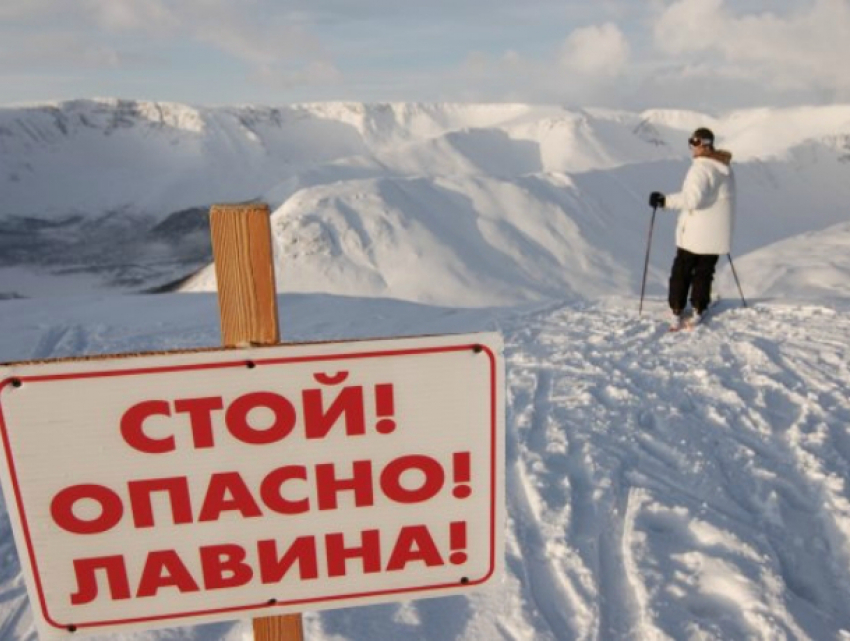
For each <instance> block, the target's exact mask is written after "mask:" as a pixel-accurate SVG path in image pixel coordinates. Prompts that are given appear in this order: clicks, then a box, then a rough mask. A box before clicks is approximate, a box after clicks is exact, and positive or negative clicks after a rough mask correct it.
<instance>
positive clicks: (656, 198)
mask: <svg viewBox="0 0 850 641" xmlns="http://www.w3.org/2000/svg"><path fill="white" fill-rule="evenodd" d="M665 202H667V198H665V196H664V194H662V193H661V192H660V191H654V192H652V193H651V194H649V206H650V207H652V208H653V209H656V208H657V207H661V208H662V209H664V203H665Z"/></svg>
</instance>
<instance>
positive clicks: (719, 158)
mask: <svg viewBox="0 0 850 641" xmlns="http://www.w3.org/2000/svg"><path fill="white" fill-rule="evenodd" d="M697 158H706V159H708V160H714V161H715V162H719V163H720V164H721V165H723V166H724V167H729V166H730V165H731V164H732V152H731V151H726V150H725V149H706V150H704V151H700V153H699V155H697Z"/></svg>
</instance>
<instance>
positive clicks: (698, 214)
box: [664, 151, 735, 255]
mask: <svg viewBox="0 0 850 641" xmlns="http://www.w3.org/2000/svg"><path fill="white" fill-rule="evenodd" d="M731 159H732V154H730V153H729V152H727V151H712V152H709V153H708V154H707V155H704V156H697V157H696V158H694V162H693V164H692V165H691V168H690V169H689V170H688V174H687V176H685V182H684V184H683V185H682V191H680V192H679V193H677V194H670V195H669V196H667V197H666V199H665V203H664V207H665V208H666V209H680V210H681V213H680V214H679V222H678V224H677V225H676V246H678V247H681V248H682V249H686V250H687V251H689V252H691V253H694V254H718V255H719V254H728V253H729V252H730V251H731V249H732V230H733V228H734V225H735V174H734V173H733V172H732V167H731V166H730V164H729V163H730V161H731Z"/></svg>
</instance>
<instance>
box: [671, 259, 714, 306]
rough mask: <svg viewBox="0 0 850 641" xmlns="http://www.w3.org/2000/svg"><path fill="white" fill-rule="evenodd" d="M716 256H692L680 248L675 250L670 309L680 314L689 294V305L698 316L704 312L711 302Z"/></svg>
mask: <svg viewBox="0 0 850 641" xmlns="http://www.w3.org/2000/svg"><path fill="white" fill-rule="evenodd" d="M719 258H720V256H718V255H717V254H692V253H691V252H689V251H688V250H686V249H682V248H681V247H678V248H676V258H675V259H674V260H673V269H672V270H670V291H669V298H668V301H669V303H670V309H672V310H673V311H674V312H677V313H681V312H682V310H684V309H685V306H686V305H687V302H688V291H690V294H691V305H692V306H693V308H694V310H695V311H696V312H697V313H698V314H699V313H702V312H703V311H705V309H706V308H707V307H708V303H709V301H710V300H711V281H713V280H714V268H715V267H716V266H717V260H718V259H719Z"/></svg>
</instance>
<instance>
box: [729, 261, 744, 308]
mask: <svg viewBox="0 0 850 641" xmlns="http://www.w3.org/2000/svg"><path fill="white" fill-rule="evenodd" d="M726 257H727V258H728V259H729V266H730V267H731V268H732V275H733V276H734V277H735V284H736V285H737V286H738V292H739V293H740V294H741V302H742V303H743V304H744V307H746V306H747V299H746V298H744V290H743V289H741V281H740V280H738V272H736V271H735V263H733V262H732V254H726Z"/></svg>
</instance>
